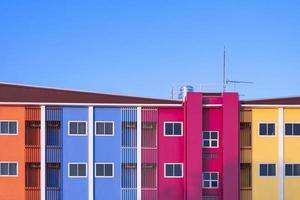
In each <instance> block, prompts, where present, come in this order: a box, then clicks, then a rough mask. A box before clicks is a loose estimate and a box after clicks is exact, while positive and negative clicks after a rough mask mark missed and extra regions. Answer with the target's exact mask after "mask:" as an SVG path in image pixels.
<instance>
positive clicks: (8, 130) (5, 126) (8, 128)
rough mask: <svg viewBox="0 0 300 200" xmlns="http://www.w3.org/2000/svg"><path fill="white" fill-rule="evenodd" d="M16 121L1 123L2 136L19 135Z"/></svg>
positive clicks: (0, 131)
mask: <svg viewBox="0 0 300 200" xmlns="http://www.w3.org/2000/svg"><path fill="white" fill-rule="evenodd" d="M17 132H18V131H17V122H16V121H0V134H17Z"/></svg>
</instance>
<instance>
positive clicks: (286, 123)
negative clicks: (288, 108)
mask: <svg viewBox="0 0 300 200" xmlns="http://www.w3.org/2000/svg"><path fill="white" fill-rule="evenodd" d="M286 124H292V125H293V126H294V124H300V122H284V137H300V135H294V130H293V134H292V135H286V132H285V125H286Z"/></svg>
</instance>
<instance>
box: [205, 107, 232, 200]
mask: <svg viewBox="0 0 300 200" xmlns="http://www.w3.org/2000/svg"><path fill="white" fill-rule="evenodd" d="M203 131H219V148H209V149H208V148H203V153H213V154H217V155H218V157H217V158H209V159H203V171H211V172H219V187H218V189H203V195H205V196H210V195H211V196H218V197H219V199H220V200H221V199H222V190H223V187H222V183H223V175H222V171H223V148H222V146H223V110H222V107H216V108H205V109H204V110H203ZM230 200H231V199H230Z"/></svg>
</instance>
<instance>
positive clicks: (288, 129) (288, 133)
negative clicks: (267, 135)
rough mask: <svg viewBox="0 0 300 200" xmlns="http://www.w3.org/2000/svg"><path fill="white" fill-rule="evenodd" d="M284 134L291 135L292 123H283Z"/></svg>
mask: <svg viewBox="0 0 300 200" xmlns="http://www.w3.org/2000/svg"><path fill="white" fill-rule="evenodd" d="M285 134H286V135H293V125H292V124H285Z"/></svg>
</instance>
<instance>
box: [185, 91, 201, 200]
mask: <svg viewBox="0 0 300 200" xmlns="http://www.w3.org/2000/svg"><path fill="white" fill-rule="evenodd" d="M202 110H203V109H202V93H198V92H193V93H188V95H187V98H186V103H185V125H186V126H185V130H186V131H185V132H186V134H185V135H184V136H185V149H186V155H185V156H186V157H185V171H186V173H185V197H186V198H185V199H187V200H199V197H201V196H202V137H201V136H202V134H201V133H202Z"/></svg>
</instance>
